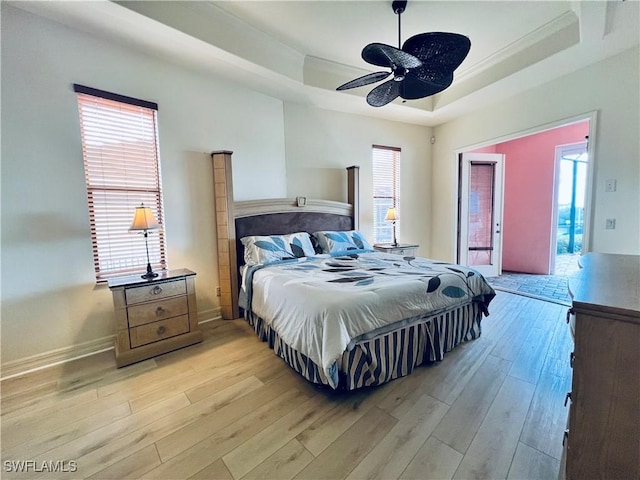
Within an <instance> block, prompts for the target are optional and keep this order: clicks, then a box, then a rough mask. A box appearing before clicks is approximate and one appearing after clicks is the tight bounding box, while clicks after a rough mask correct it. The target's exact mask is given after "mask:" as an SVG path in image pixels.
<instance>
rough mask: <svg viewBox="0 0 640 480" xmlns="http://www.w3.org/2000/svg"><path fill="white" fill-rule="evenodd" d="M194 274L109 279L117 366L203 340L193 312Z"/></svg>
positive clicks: (177, 272)
mask: <svg viewBox="0 0 640 480" xmlns="http://www.w3.org/2000/svg"><path fill="white" fill-rule="evenodd" d="M195 275H196V274H195V273H194V272H192V271H191V270H187V269H180V270H168V271H164V272H159V275H158V276H157V277H156V278H153V279H150V280H145V279H144V278H141V277H140V275H136V276H129V277H120V278H112V279H110V280H109V289H110V290H111V293H112V294H113V305H114V307H115V313H116V341H115V349H116V364H117V365H118V367H123V366H125V365H129V364H131V363H135V362H139V361H141V360H145V359H147V358H151V357H155V356H156V355H160V354H162V353H166V352H170V351H171V350H176V349H178V348H182V347H186V346H187V345H192V344H194V343H198V342H201V341H202V332H201V331H200V329H199V327H198V312H197V309H196V292H195V278H194V277H195Z"/></svg>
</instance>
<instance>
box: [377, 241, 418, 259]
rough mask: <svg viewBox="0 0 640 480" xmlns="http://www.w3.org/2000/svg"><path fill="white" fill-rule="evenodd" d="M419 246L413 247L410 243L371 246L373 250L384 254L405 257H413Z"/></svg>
mask: <svg viewBox="0 0 640 480" xmlns="http://www.w3.org/2000/svg"><path fill="white" fill-rule="evenodd" d="M419 246H420V245H413V244H410V243H399V244H398V245H395V246H394V245H391V244H390V243H377V244H375V245H374V246H373V248H374V249H375V250H378V251H379V252H384V253H393V254H395V255H405V256H407V257H415V256H416V255H417V252H418V247H419Z"/></svg>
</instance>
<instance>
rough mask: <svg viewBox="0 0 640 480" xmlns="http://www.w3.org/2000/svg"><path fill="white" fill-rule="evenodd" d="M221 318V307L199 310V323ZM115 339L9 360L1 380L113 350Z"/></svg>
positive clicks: (0, 374) (112, 337)
mask: <svg viewBox="0 0 640 480" xmlns="http://www.w3.org/2000/svg"><path fill="white" fill-rule="evenodd" d="M221 319H222V314H221V311H220V308H219V307H218V308H212V309H209V310H204V311H199V312H198V324H201V323H208V322H213V321H215V320H221ZM114 341H115V335H109V336H107V337H103V338H98V339H96V340H90V341H88V342H84V343H79V344H77V345H71V346H69V347H64V348H58V349H56V350H51V351H49V352H44V353H38V354H36V355H32V356H30V357H25V358H21V359H18V360H14V361H11V362H7V363H5V364H3V365H2V367H1V372H0V381H3V380H8V379H10V378H14V377H19V376H21V375H26V374H27V373H32V372H36V371H38V370H43V369H45V368H49V367H53V366H55V365H60V364H61V363H66V362H71V361H73V360H78V359H79V358H84V357H88V356H90V355H97V354H98V353H102V352H106V351H107V350H113V344H114Z"/></svg>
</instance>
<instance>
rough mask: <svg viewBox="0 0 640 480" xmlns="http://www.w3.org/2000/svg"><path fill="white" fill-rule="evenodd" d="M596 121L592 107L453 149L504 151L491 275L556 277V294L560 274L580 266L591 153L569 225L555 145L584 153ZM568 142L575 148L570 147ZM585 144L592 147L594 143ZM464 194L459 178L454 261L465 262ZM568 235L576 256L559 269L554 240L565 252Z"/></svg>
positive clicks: (580, 171)
mask: <svg viewBox="0 0 640 480" xmlns="http://www.w3.org/2000/svg"><path fill="white" fill-rule="evenodd" d="M595 123H596V112H592V113H591V114H588V115H583V116H581V117H576V118H574V119H567V120H565V121H559V122H556V123H555V124H553V125H546V126H544V127H539V128H537V129H531V130H530V131H527V132H524V133H520V134H514V135H510V136H508V137H505V138H501V139H497V140H494V141H492V142H486V143H483V144H478V145H475V146H471V147H468V148H466V149H464V150H460V151H458V152H457V154H458V156H459V158H460V156H461V154H463V153H499V154H502V155H504V216H503V221H502V224H501V225H500V231H501V241H502V251H501V256H502V258H501V270H502V276H500V277H492V280H493V279H495V280H501V279H503V278H505V277H507V276H509V275H510V276H512V277H516V276H517V277H518V280H517V281H518V282H521V281H522V279H526V280H527V281H528V282H529V281H530V282H541V283H544V281H545V279H549V280H550V282H551V283H552V282H554V281H555V282H556V283H558V285H559V287H558V288H557V289H556V291H555V295H560V293H564V292H566V277H565V276H564V275H567V274H568V273H567V272H569V273H570V272H571V271H573V270H576V269H577V268H578V267H577V256H578V255H579V254H580V253H579V252H583V251H584V252H586V251H589V228H590V227H589V225H590V203H591V200H590V198H591V183H592V178H593V177H592V175H593V173H592V170H593V167H594V166H593V159H592V158H588V160H589V161H588V162H587V163H585V164H579V165H578V166H577V174H576V183H577V184H581V185H583V187H580V188H577V191H576V202H575V205H574V212H573V213H574V217H573V218H574V221H573V222H571V224H567V223H566V219H565V218H564V217H565V212H564V208H563V209H560V208H558V204H557V203H558V200H559V199H558V190H559V188H560V187H559V185H558V182H559V177H560V173H562V172H561V170H567V167H562V166H561V165H560V164H558V163H557V162H556V158H557V157H558V147H559V146H561V147H567V149H563V150H562V155H563V156H565V157H569V156H572V155H574V156H577V155H579V154H580V153H581V152H584V150H585V149H584V143H585V138H588V137H590V138H594V137H593V135H594V132H595ZM568 147H573V150H570V149H569V148H568ZM580 147H582V149H580ZM589 147H590V148H592V145H590V146H589ZM576 148H577V150H576ZM566 161H569V160H566ZM568 165H569V164H568ZM461 167H462V164H460V170H459V175H460V174H461ZM571 170H573V163H571ZM569 178H571V179H572V178H573V177H572V176H570V177H569ZM583 179H584V182H583V183H582V180H583ZM563 183H564V182H563ZM580 197H582V198H584V201H582V202H580V201H579V200H578V199H579V198H580ZM463 198H464V196H463V193H462V188H461V184H460V183H459V185H458V202H459V206H458V217H459V218H458V235H457V245H456V251H457V252H458V262H459V263H461V264H465V262H466V263H469V262H468V258H467V259H465V258H463V257H464V252H463V250H464V248H465V246H464V245H463V240H462V236H463V235H462V233H463V232H461V227H463V226H464V224H465V222H468V221H469V220H468V218H467V217H466V216H465V217H463V215H464V214H463V212H462V211H461V205H462V204H463V202H462V199H463ZM570 210H571V202H569V210H568V212H569V215H571V211H570ZM559 213H560V215H559ZM466 215H468V214H466ZM569 219H571V217H569ZM561 221H564V224H563V225H562V228H560V226H559V222H561ZM569 226H571V227H572V228H569ZM570 237H571V238H572V240H573V242H572V248H573V249H574V251H575V252H576V256H575V257H574V258H572V259H571V263H570V264H569V265H568V266H565V268H564V269H563V268H562V267H563V262H562V260H564V259H565V257H560V256H559V255H558V254H557V251H558V242H561V243H562V244H564V242H566V244H567V251H568V246H569V245H568V243H569V239H570ZM558 259H559V260H558ZM566 267H568V268H566ZM474 268H476V267H475V266H474ZM557 276H562V277H561V278H558V277H557ZM559 280H560V281H559ZM516 286H517V285H516ZM530 290H531V291H533V292H538V291H541V292H542V291H543V290H545V289H544V288H543V286H542V285H536V286H535V288H531V289H530ZM546 290H549V288H546Z"/></svg>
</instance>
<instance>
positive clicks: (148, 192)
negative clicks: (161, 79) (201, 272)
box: [73, 84, 168, 282]
mask: <svg viewBox="0 0 640 480" xmlns="http://www.w3.org/2000/svg"><path fill="white" fill-rule="evenodd" d="M73 89H74V92H76V94H77V102H78V119H79V126H80V138H81V142H82V156H83V163H84V171H85V183H86V188H87V206H88V210H89V221H90V228H91V244H92V250H93V263H94V271H95V276H96V281H98V282H105V281H107V280H108V279H109V278H113V277H117V276H124V275H133V274H136V273H142V272H144V271H145V270H146V265H147V250H146V242H145V239H144V234H143V233H141V232H129V227H130V225H131V221H132V220H133V216H134V212H135V207H139V206H140V205H141V203H142V204H144V206H146V207H150V208H151V210H152V212H153V214H154V215H155V217H156V219H157V221H158V224H159V228H158V229H154V230H149V231H148V233H149V235H148V237H147V239H146V240H147V241H148V246H149V260H150V263H151V265H152V267H153V269H154V270H166V269H167V268H168V265H167V255H166V238H165V232H164V208H163V196H162V175H161V169H160V152H159V142H158V118H157V112H158V105H157V104H156V103H153V102H149V101H146V100H140V99H136V98H133V97H127V96H124V95H119V94H116V93H112V92H107V91H104V90H98V89H95V88H92V87H87V86H84V85H79V84H74V85H73Z"/></svg>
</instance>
